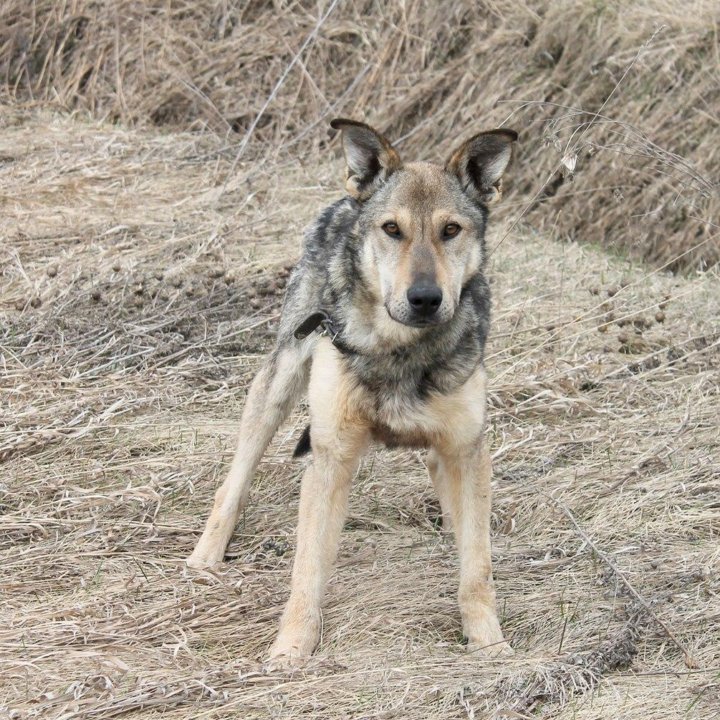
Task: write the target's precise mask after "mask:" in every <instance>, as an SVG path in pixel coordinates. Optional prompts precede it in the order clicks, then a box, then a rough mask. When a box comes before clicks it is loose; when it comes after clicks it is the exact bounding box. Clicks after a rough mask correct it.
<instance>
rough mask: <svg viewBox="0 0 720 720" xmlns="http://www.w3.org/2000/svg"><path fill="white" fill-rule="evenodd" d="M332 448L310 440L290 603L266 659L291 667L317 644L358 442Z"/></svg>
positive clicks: (341, 441) (348, 439) (340, 440)
mask: <svg viewBox="0 0 720 720" xmlns="http://www.w3.org/2000/svg"><path fill="white" fill-rule="evenodd" d="M336 443H337V445H336V446H335V447H323V446H322V445H321V443H320V442H319V441H318V440H317V439H315V438H313V440H312V444H313V455H314V460H313V463H312V465H310V467H308V469H307V470H306V471H305V475H304V477H303V479H302V485H301V489H300V512H299V520H298V530H297V550H296V555H295V564H294V566H293V572H292V584H291V588H290V598H289V600H288V602H287V605H286V606H285V611H284V612H283V616H282V619H281V621H280V632H279V633H278V636H277V639H276V640H275V643H274V644H273V646H272V648H271V649H270V658H271V659H276V660H277V659H278V658H282V662H283V663H292V662H293V661H297V660H302V659H303V658H306V657H308V656H309V655H310V654H311V653H312V651H313V650H314V649H315V646H316V645H317V643H318V640H319V639H320V605H321V603H322V598H323V595H324V592H325V585H326V583H327V580H328V576H329V575H330V572H331V570H332V567H333V565H334V562H335V557H336V555H337V550H338V545H339V542H340V532H341V530H342V527H343V523H344V522H345V517H346V515H347V503H348V494H349V491H350V484H351V481H352V478H353V476H354V474H355V471H356V469H357V463H358V457H359V454H360V451H361V446H362V445H363V442H362V438H361V437H359V436H358V434H357V432H356V434H355V437H348V436H345V437H338V438H336Z"/></svg>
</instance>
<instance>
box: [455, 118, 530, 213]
mask: <svg viewBox="0 0 720 720" xmlns="http://www.w3.org/2000/svg"><path fill="white" fill-rule="evenodd" d="M517 139H518V134H517V133H516V132H515V131H514V130H509V129H506V128H500V129H499V130H489V131H487V132H482V133H480V134H479V135H475V136H474V137H471V138H470V139H469V140H468V141H467V142H465V143H463V144H462V145H461V146H460V147H459V148H458V149H457V150H456V151H455V152H454V153H453V154H452V155H451V156H450V159H449V160H448V161H447V164H446V165H445V169H446V170H447V171H448V172H449V173H452V174H453V175H455V176H457V178H458V180H460V184H461V185H462V188H463V190H464V191H465V193H466V194H467V195H469V196H470V197H471V198H472V199H473V200H475V201H476V202H481V203H483V204H484V205H490V204H491V203H494V202H496V201H497V200H499V199H500V197H501V195H502V176H503V173H504V172H505V170H506V168H507V166H508V164H509V163H510V158H511V157H512V145H513V143H514V142H515V141H516V140H517Z"/></svg>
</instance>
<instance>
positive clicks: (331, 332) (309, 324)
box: [293, 310, 360, 355]
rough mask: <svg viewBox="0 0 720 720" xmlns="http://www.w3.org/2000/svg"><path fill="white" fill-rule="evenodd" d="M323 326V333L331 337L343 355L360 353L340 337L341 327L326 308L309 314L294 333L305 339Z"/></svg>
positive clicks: (298, 337)
mask: <svg viewBox="0 0 720 720" xmlns="http://www.w3.org/2000/svg"><path fill="white" fill-rule="evenodd" d="M320 328H322V333H321V334H322V335H327V336H328V337H329V338H330V342H332V344H333V345H334V346H335V347H336V348H337V349H338V350H339V351H340V352H341V353H342V354H343V355H359V354H360V353H359V352H358V351H357V350H354V349H353V348H351V347H350V346H349V345H346V344H345V343H344V342H343V341H342V340H341V339H340V332H341V330H342V328H341V327H338V325H337V324H336V323H335V322H334V321H333V319H332V317H331V316H330V315H329V314H328V313H327V312H325V310H318V311H317V312H314V313H312V314H311V315H308V316H307V317H306V318H305V319H304V320H303V321H302V322H301V323H300V324H299V325H298V326H297V328H296V329H295V332H294V333H293V334H294V335H295V337H296V338H297V339H298V340H304V339H305V338H306V337H308V335H310V333H313V332H315V331H316V330H318V329H320Z"/></svg>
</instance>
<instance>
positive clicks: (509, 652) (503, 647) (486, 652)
mask: <svg viewBox="0 0 720 720" xmlns="http://www.w3.org/2000/svg"><path fill="white" fill-rule="evenodd" d="M467 651H468V652H469V653H472V654H473V655H479V656H480V657H486V658H508V657H512V656H513V655H514V654H515V651H514V650H513V649H512V648H511V647H510V644H509V643H508V642H507V640H501V641H500V642H495V643H489V644H487V643H476V642H468V644H467Z"/></svg>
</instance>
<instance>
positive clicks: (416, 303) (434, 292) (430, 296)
mask: <svg viewBox="0 0 720 720" xmlns="http://www.w3.org/2000/svg"><path fill="white" fill-rule="evenodd" d="M407 299H408V302H409V303H410V307H411V308H412V309H413V312H414V313H415V315H419V316H420V317H430V316H431V315H434V314H435V313H436V312H437V309H438V308H439V307H440V303H441V302H442V290H441V289H440V288H439V287H438V286H437V285H432V284H431V283H418V284H417V285H413V286H412V287H411V288H410V289H409V290H408V291H407Z"/></svg>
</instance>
